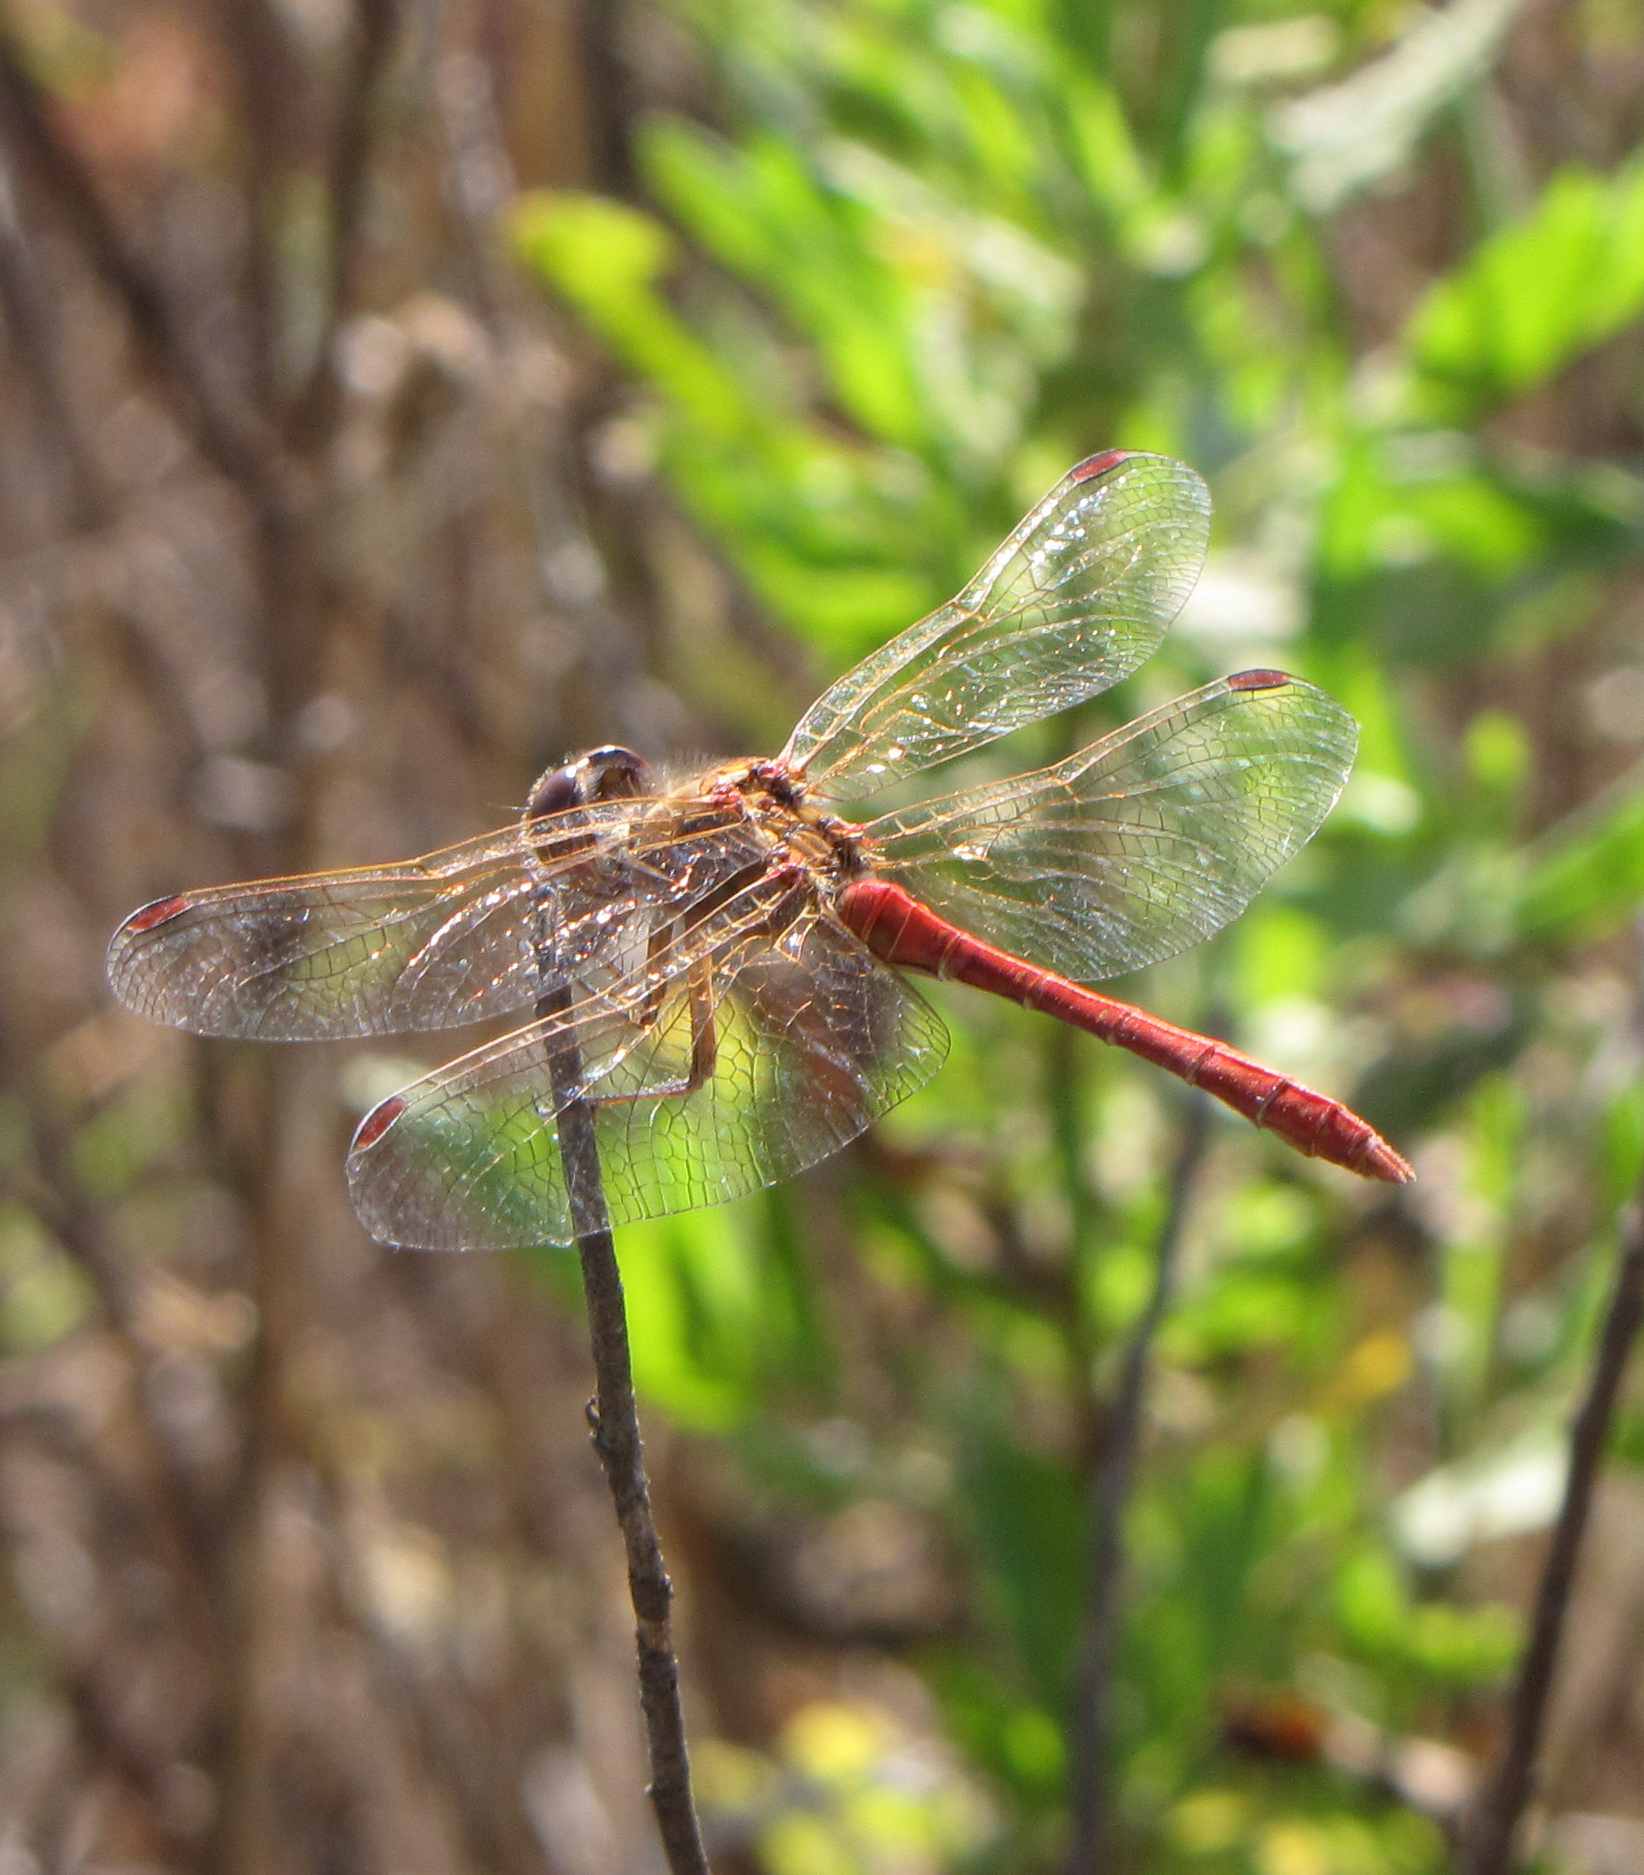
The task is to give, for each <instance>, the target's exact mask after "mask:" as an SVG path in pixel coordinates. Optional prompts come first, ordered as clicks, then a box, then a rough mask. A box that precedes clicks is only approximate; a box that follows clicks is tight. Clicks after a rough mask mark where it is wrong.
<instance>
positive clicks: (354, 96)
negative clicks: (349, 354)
mask: <svg viewBox="0 0 1644 1875" xmlns="http://www.w3.org/2000/svg"><path fill="white" fill-rule="evenodd" d="M399 11H400V9H399V0H355V7H354V14H355V26H354V43H353V50H352V55H351V57H350V59H349V62H348V73H347V76H346V78H345V79H344V81H343V87H342V103H341V108H340V112H339V117H338V124H337V135H336V140H335V142H334V143H333V145H332V150H331V163H330V169H329V186H328V188H327V190H326V198H327V200H328V201H329V203H330V205H331V240H330V246H329V251H328V256H327V270H326V279H325V311H324V314H323V316H322V318H321V321H320V331H319V337H318V340H317V342H316V344H315V349H314V359H313V363H312V364H311V365H310V367H309V372H308V377H307V380H306V382H305V383H304V385H303V388H302V391H301V392H300V394H299V395H298V397H297V400H296V402H295V404H294V405H293V407H292V412H291V421H290V424H289V433H290V435H291V438H292V440H293V442H294V443H295V444H296V446H297V447H298V448H310V447H312V446H313V445H314V444H316V443H318V442H320V441H323V439H324V438H325V437H327V436H328V435H329V434H330V432H331V429H332V427H333V425H334V422H335V419H336V414H337V403H338V398H337V390H338V385H337V369H336V357H335V354H336V349H337V331H338V328H339V326H340V325H341V323H342V320H343V318H344V316H345V314H346V313H347V311H348V309H349V307H350V306H351V304H352V303H353V299H354V291H355V285H356V277H357V275H358V273H359V263H360V247H361V238H360V237H361V228H362V224H363V219H364V208H365V201H366V195H367V190H368V184H369V181H370V176H371V159H372V154H373V149H372V146H373V141H374V138H375V132H376V127H377V124H378V122H379V121H380V117H381V102H382V91H383V79H384V76H385V74H386V73H387V71H388V69H389V63H390V54H391V53H392V51H393V47H394V35H395V31H396V28H397V27H398V25H399Z"/></svg>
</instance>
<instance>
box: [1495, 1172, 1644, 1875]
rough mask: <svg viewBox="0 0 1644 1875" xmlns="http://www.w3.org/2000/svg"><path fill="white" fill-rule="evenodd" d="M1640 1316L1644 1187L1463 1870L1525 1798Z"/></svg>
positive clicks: (1503, 1861)
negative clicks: (1502, 1737)
mask: <svg viewBox="0 0 1644 1875" xmlns="http://www.w3.org/2000/svg"><path fill="white" fill-rule="evenodd" d="M1641 1322H1644V1194H1641V1196H1640V1199H1639V1202H1638V1203H1637V1204H1636V1205H1635V1206H1634V1208H1633V1211H1632V1213H1631V1215H1630V1216H1629V1218H1628V1220H1627V1225H1626V1229H1625V1232H1624V1233H1623V1237H1622V1244H1621V1256H1620V1261H1619V1263H1618V1265H1617V1268H1616V1276H1615V1284H1614V1287H1613V1289H1612V1290H1611V1293H1610V1305H1609V1308H1608V1310H1607V1311H1606V1313H1605V1317H1604V1328H1603V1332H1602V1334H1601V1335H1600V1337H1599V1343H1598V1353H1597V1355H1596V1357H1595V1358H1594V1361H1593V1371H1592V1376H1591V1378H1590V1379H1589V1381H1588V1383H1587V1392H1586V1396H1585V1398H1584V1399H1583V1400H1582V1402H1581V1406H1580V1408H1579V1409H1578V1411H1577V1413H1576V1416H1575V1419H1574V1421H1573V1423H1572V1424H1571V1427H1570V1470H1569V1476H1568V1477H1567V1479H1566V1480H1565V1485H1564V1501H1563V1503H1562V1504H1561V1505H1560V1507H1559V1513H1558V1521H1557V1523H1556V1524H1555V1525H1554V1526H1553V1537H1552V1542H1551V1544H1550V1545H1549V1546H1548V1550H1547V1560H1546V1563H1545V1564H1544V1565H1543V1567H1542V1572H1541V1581H1540V1583H1539V1584H1538V1585H1537V1588H1536V1600H1535V1609H1534V1612H1533V1614H1532V1616H1531V1620H1530V1639H1529V1642H1528V1644H1527V1645H1526V1647H1525V1649H1524V1657H1523V1659H1522V1660H1521V1661H1520V1663H1519V1669H1518V1678H1517V1680H1516V1681H1515V1683H1514V1686H1513V1692H1512V1698H1511V1703H1510V1706H1509V1709H1508V1718H1507V1738H1506V1742H1505V1744H1504V1745H1503V1747H1502V1752H1501V1758H1500V1760H1499V1762H1498V1763H1497V1765H1496V1767H1495V1769H1494V1770H1493V1771H1492V1772H1491V1774H1490V1775H1489V1777H1488V1778H1487V1779H1486V1780H1485V1782H1484V1784H1483V1786H1482V1787H1481V1789H1480V1793H1479V1796H1478V1800H1477V1803H1476V1804H1475V1806H1474V1809H1473V1812H1472V1814H1471V1816H1470V1817H1469V1819H1468V1823H1467V1828H1466V1831H1465V1835H1464V1846H1463V1854H1462V1862H1461V1868H1462V1871H1463V1875H1507V1871H1508V1870H1509V1869H1511V1867H1512V1866H1513V1849H1514V1843H1515V1841H1516V1839H1517V1836H1518V1831H1519V1826H1520V1824H1521V1822H1522V1820H1523V1817H1524V1812H1525V1810H1526V1808H1527V1807H1528V1805H1529V1803H1530V1800H1531V1798H1532V1797H1533V1796H1534V1794H1535V1782H1536V1769H1537V1764H1538V1761H1539V1759H1540V1755H1541V1742H1542V1735H1543V1733H1544V1731H1545V1729H1546V1718H1547V1704H1548V1699H1549V1696H1550V1694H1551V1692H1552V1686H1553V1679H1554V1675H1555V1672H1556V1669H1557V1664H1558V1649H1559V1643H1560V1641H1561V1640H1562V1638H1563V1634H1564V1618H1565V1615H1566V1613H1567V1612H1568V1610H1569V1606H1570V1600H1571V1594H1572V1591H1573V1589H1574V1586H1575V1573H1576V1566H1577V1563H1578V1560H1579V1558H1580V1553H1581V1541H1582V1537H1583V1535H1584V1533H1585V1531H1586V1528H1587V1518H1588V1514H1589V1512H1590V1510H1591V1508H1592V1500H1593V1486H1594V1483H1595V1481H1596V1479H1597V1477H1598V1468H1599V1464H1600V1462H1601V1461H1602V1459H1603V1455H1604V1445H1605V1441H1606V1439H1607V1438H1608V1435H1609V1430H1610V1424H1611V1421H1612V1420H1613V1418H1614V1416H1615V1405H1616V1400H1617V1398H1618V1396H1619V1394H1620V1391H1621V1380H1622V1375H1623V1374H1624V1373H1625V1371H1626V1367H1627V1356H1628V1354H1629V1353H1630V1351H1631V1349H1632V1345H1633V1342H1634V1340H1635V1339H1636V1337H1637V1335H1638V1331H1639V1326H1640V1323H1641Z"/></svg>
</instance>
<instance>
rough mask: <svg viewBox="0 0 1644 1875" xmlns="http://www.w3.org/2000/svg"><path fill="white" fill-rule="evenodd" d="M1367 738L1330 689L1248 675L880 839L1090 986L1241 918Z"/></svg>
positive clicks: (930, 894) (975, 791)
mask: <svg viewBox="0 0 1644 1875" xmlns="http://www.w3.org/2000/svg"><path fill="white" fill-rule="evenodd" d="M1357 741H1358V728H1357V725H1356V724H1355V723H1354V721H1353V718H1352V717H1351V716H1350V715H1348V713H1347V711H1346V710H1344V709H1343V708H1342V707H1341V705H1340V704H1339V703H1337V702H1335V700H1334V699H1333V698H1331V697H1328V696H1326V695H1325V693H1324V692H1323V691H1322V690H1317V689H1315V688H1314V687H1313V686H1312V685H1311V684H1307V683H1302V682H1301V681H1300V680H1298V679H1296V678H1294V677H1287V676H1286V675H1285V674H1284V673H1283V672H1282V671H1245V672H1242V673H1241V674H1240V675H1238V676H1236V677H1226V678H1223V679H1221V680H1220V681H1219V682H1217V683H1213V684H1208V685H1207V686H1206V687H1205V688H1204V689H1203V690H1196V691H1194V692H1193V693H1192V694H1191V695H1189V696H1185V697H1179V698H1177V700H1176V701H1175V702H1174V703H1167V704H1165V705H1164V706H1163V707H1161V708H1160V709H1156V710H1153V711H1151V712H1150V713H1149V714H1147V715H1146V716H1141V717H1138V718H1137V719H1136V720H1135V721H1134V722H1133V723H1130V724H1127V725H1126V727H1125V728H1123V729H1121V730H1119V731H1117V732H1116V733H1115V734H1113V735H1111V736H1107V737H1105V738H1104V739H1103V740H1102V741H1100V742H1096V743H1093V744H1092V745H1091V746H1090V747H1089V748H1087V749H1082V750H1080V751H1079V753H1078V754H1077V755H1072V756H1069V757H1068V758H1067V760H1066V761H1063V762H1058V763H1057V764H1056V765H1055V767H1053V768H1046V769H1043V770H1041V771H1039V772H1038V773H1037V774H1032V775H1020V776H1017V777H1016V778H1015V779H1013V780H1011V781H1002V782H996V783H993V784H991V785H988V786H984V787H979V788H970V789H966V790H965V791H963V792H962V793H959V794H952V795H948V796H946V797H945V798H944V799H941V800H936V801H928V802H925V803H923V804H921V805H920V806H918V807H914V808H910V809H908V810H907V811H906V812H904V813H900V814H895V815H889V816H886V817H885V818H884V819H883V820H880V821H877V822H875V823H873V824H872V825H871V826H870V827H869V828H868V835H869V842H870V851H873V852H874V853H875V863H876V868H877V869H878V870H881V871H883V872H884V873H885V874H886V875H887V876H888V877H892V878H895V879H897V880H898V881H899V882H900V883H901V884H903V885H905V886H906V887H907V888H908V890H909V891H910V892H912V893H914V894H915V895H916V896H917V897H919V898H921V899H923V900H924V901H925V903H926V904H928V905H930V906H931V907H932V908H933V909H934V910H936V911H938V912H940V913H941V914H942V916H943V917H945V918H948V919H950V920H951V921H952V922H953V923H955V924H958V925H962V926H963V927H964V928H965V929H966V930H969V931H974V932H976V933H977V934H978V935H980V936H982V937H984V938H986V939H988V940H989V941H990V942H991V943H994V944H998V945H1000V946H1002V947H1003V948H1004V949H1006V950H1010V951H1014V952H1016V953H1018V954H1019V955H1021V956H1024V957H1027V958H1029V959H1031V960H1032V961H1034V962H1036V963H1043V964H1048V965H1049V966H1050V967H1051V968H1052V969H1054V970H1057V971H1060V972H1061V973H1062V974H1063V975H1064V976H1069V977H1073V978H1075V979H1076V980H1081V981H1084V982H1093V981H1096V980H1098V979H1100V978H1102V977H1109V976H1116V975H1118V974H1119V973H1120V972H1122V971H1126V970H1137V969H1140V968H1141V967H1142V966H1143V965H1144V964H1152V963H1158V962H1159V961H1161V960H1162V959H1163V958H1166V957H1172V956H1174V955H1175V954H1176V953H1177V952H1178V951H1182V950H1186V949H1187V948H1188V947H1189V946H1190V945H1193V944H1197V943H1198V942H1199V941H1200V940H1201V939H1202V938H1206V937H1208V936H1209V935H1210V934H1211V933H1212V932H1213V931H1219V930H1220V929H1221V928H1222V926H1223V925H1225V924H1228V923H1229V922H1231V920H1233V919H1234V918H1236V917H1238V915H1239V913H1240V912H1241V911H1243V910H1244V908H1245V906H1246V905H1248V904H1249V902H1250V900H1251V899H1252V897H1254V895H1255V893H1256V892H1257V891H1258V890H1259V888H1260V887H1261V885H1262V883H1263V881H1264V880H1266V879H1267V877H1268V876H1269V874H1271V873H1272V872H1273V871H1274V869H1275V868H1276V867H1278V866H1281V865H1283V863H1284V862H1285V860H1286V859H1288V858H1289V857H1290V855H1291V854H1292V853H1294V852H1295V851H1296V849H1297V848H1298V847H1300V846H1302V845H1304V844H1305V843H1306V842H1307V841H1308V840H1309V839H1311V837H1312V836H1313V834H1314V833H1315V832H1317V830H1318V828H1319V826H1320V824H1321V823H1322V822H1323V820H1324V817H1325V815H1326V814H1328V813H1329V812H1330V809H1331V807H1332V806H1333V805H1334V804H1335V801H1336V797H1337V796H1338V795H1339V794H1340V793H1341V790H1342V787H1343V785H1344V783H1345V782H1346V780H1347V776H1348V772H1349V770H1350V769H1351V768H1352V765H1353V754H1354V749H1355V747H1356V745H1357Z"/></svg>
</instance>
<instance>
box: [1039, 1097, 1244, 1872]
mask: <svg viewBox="0 0 1644 1875" xmlns="http://www.w3.org/2000/svg"><path fill="white" fill-rule="evenodd" d="M1209 1131H1210V1103H1209V1102H1208V1101H1207V1100H1204V1099H1195V1100H1194V1101H1193V1102H1192V1104H1191V1106H1190V1108H1189V1110H1188V1116H1187V1121H1186V1127H1185V1130H1184V1132H1183V1135H1182V1146H1181V1151H1180V1153H1179V1154H1178V1156H1177V1159H1176V1168H1175V1171H1174V1173H1173V1174H1172V1176H1171V1180H1170V1196H1169V1202H1168V1205H1167V1207H1166V1211H1165V1218H1164V1223H1163V1224H1162V1225H1161V1227H1160V1230H1159V1241H1158V1244H1157V1247H1156V1252H1155V1263H1154V1274H1153V1293H1152V1294H1151V1295H1150V1296H1149V1297H1148V1302H1147V1307H1146V1309H1144V1310H1143V1312H1142V1317H1141V1320H1140V1321H1139V1322H1137V1324H1136V1327H1135V1330H1134V1332H1133V1333H1132V1335H1131V1337H1130V1345H1129V1346H1128V1347H1127V1348H1126V1350H1125V1359H1124V1368H1123V1371H1122V1372H1121V1374H1120V1376H1119V1385H1118V1391H1117V1393H1116V1394H1115V1396H1114V1400H1113V1406H1112V1411H1111V1412H1110V1413H1109V1415H1108V1418H1107V1426H1106V1434H1105V1438H1104V1441H1103V1449H1102V1455H1101V1458H1100V1461H1099V1462H1098V1463H1097V1465H1096V1466H1095V1468H1094V1470H1093V1471H1092V1473H1091V1479H1090V1492H1089V1503H1090V1532H1089V1535H1090V1548H1089V1562H1088V1570H1089V1576H1088V1581H1087V1584H1086V1590H1085V1597H1086V1599H1085V1607H1086V1615H1085V1631H1084V1639H1083V1642H1082V1644H1081V1646H1080V1650H1079V1677H1078V1681H1077V1684H1076V1686H1075V1689H1074V1703H1073V1761H1072V1771H1071V1781H1072V1786H1073V1788H1072V1798H1073V1847H1072V1850H1071V1852H1070V1854H1069V1856H1068V1875H1100V1871H1102V1870H1105V1869H1108V1868H1110V1867H1111V1866H1112V1843H1111V1837H1112V1833H1113V1809H1114V1805H1113V1796H1112V1789H1111V1785H1112V1769H1113V1767H1112V1763H1111V1758H1112V1740H1111V1736H1110V1716H1109V1715H1110V1707H1111V1703H1112V1687H1113V1662H1114V1657H1115V1655H1116V1653H1117V1650H1118V1639H1119V1617H1120V1612H1121V1609H1120V1589H1121V1576H1122V1574H1123V1562H1124V1546H1123V1533H1124V1516H1125V1507H1126V1505H1127V1504H1128V1503H1129V1501H1130V1487H1131V1481H1132V1478H1133V1477H1134V1474H1135V1469H1136V1450H1137V1447H1138V1445H1139V1444H1140V1442H1141V1433H1142V1410H1143V1407H1144V1405H1145V1404H1146V1394H1147V1374H1148V1364H1149V1361H1150V1360H1151V1357H1152V1351H1153V1342H1154V1338H1155V1336H1156V1335H1157V1334H1158V1332H1159V1325H1160V1323H1161V1322H1162V1321H1163V1320H1164V1316H1165V1310H1166V1309H1167V1308H1168V1307H1169V1306H1170V1298H1171V1294H1172V1291H1173V1290H1174V1288H1175V1283H1176V1253H1177V1250H1178V1248H1179V1247H1180V1244H1181V1237H1182V1223H1183V1220H1184V1219H1185V1218H1186V1216H1187V1207H1188V1202H1189V1199H1190V1198H1191V1196H1192V1192H1193V1187H1194V1185H1195V1183H1196V1182H1197V1180H1198V1175H1199V1166H1200V1164H1201V1163H1202V1161H1203V1159H1204V1151H1205V1146H1206V1143H1207V1141H1208V1139H1209Z"/></svg>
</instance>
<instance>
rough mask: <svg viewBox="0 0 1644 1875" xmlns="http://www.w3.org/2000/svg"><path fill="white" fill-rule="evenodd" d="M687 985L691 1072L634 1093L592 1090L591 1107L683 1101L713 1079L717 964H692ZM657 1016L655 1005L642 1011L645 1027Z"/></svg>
mask: <svg viewBox="0 0 1644 1875" xmlns="http://www.w3.org/2000/svg"><path fill="white" fill-rule="evenodd" d="M652 941H653V943H654V942H655V940H654V939H653V940H652ZM686 987H687V994H688V995H689V997H690V1003H691V1064H690V1067H689V1068H688V1069H687V1071H686V1072H685V1073H684V1074H682V1075H680V1076H679V1077H678V1079H677V1080H673V1081H664V1082H663V1083H662V1084H661V1085H660V1086H654V1087H645V1088H641V1089H639V1090H638V1091H637V1092H635V1093H631V1094H601V1093H598V1092H594V1091H592V1090H590V1092H589V1093H588V1094H587V1095H586V1099H587V1101H588V1104H589V1106H591V1107H621V1106H626V1105H628V1104H629V1103H631V1102H633V1101H638V1100H683V1099H685V1098H686V1096H687V1095H690V1094H694V1093H695V1092H696V1091H697V1089H698V1088H699V1087H705V1086H706V1085H707V1084H708V1082H709V1081H710V1080H712V1078H713V1072H714V1067H715V1065H716V1064H717V1062H718V1060H719V1027H718V1023H717V1021H716V1019H715V1016H714V994H713V967H712V965H711V963H710V962H709V960H708V959H707V958H703V959H702V960H701V961H700V962H699V963H695V964H692V965H691V968H690V972H689V974H688V976H687V978H686ZM656 1015H657V1009H656V1007H654V1006H653V1007H648V1008H647V1010H646V1011H644V1012H642V1017H641V1020H642V1023H643V1026H644V1027H646V1028H650V1027H651V1026H652V1025H653V1024H654V1023H655V1021H656Z"/></svg>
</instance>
